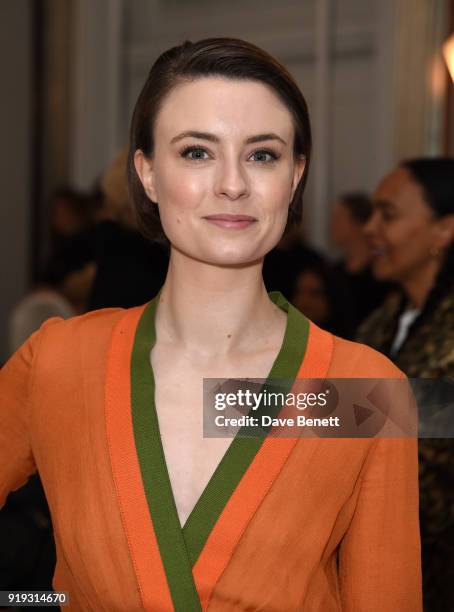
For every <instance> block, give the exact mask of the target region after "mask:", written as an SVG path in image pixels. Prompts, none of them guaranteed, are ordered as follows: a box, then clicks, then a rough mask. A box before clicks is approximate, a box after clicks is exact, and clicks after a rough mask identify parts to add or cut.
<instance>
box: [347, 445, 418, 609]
mask: <svg viewBox="0 0 454 612" xmlns="http://www.w3.org/2000/svg"><path fill="white" fill-rule="evenodd" d="M363 470H364V471H363V475H362V481H361V487H360V492H359V496H358V500H357V505H356V509H355V513H354V516H353V519H352V522H351V524H350V526H349V528H348V530H347V533H346V534H345V536H344V538H343V540H342V542H341V546H340V551H339V578H340V590H341V599H342V610H344V611H345V612H357V611H358V610H367V611H368V612H382V611H383V610H395V611H396V612H407V611H410V610H411V611H412V612H420V611H421V610H422V586H421V549H420V535H419V511H418V508H419V500H418V445H417V440H416V439H415V438H378V439H377V440H376V441H375V442H374V446H373V447H372V448H371V450H370V452H369V455H368V457H367V459H366V462H365V465H364V467H363Z"/></svg>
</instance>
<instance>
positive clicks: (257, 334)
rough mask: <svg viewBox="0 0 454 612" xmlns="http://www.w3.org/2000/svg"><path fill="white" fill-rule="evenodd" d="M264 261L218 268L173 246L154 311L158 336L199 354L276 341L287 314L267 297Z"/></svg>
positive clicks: (239, 348) (215, 352)
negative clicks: (197, 259)
mask: <svg viewBox="0 0 454 612" xmlns="http://www.w3.org/2000/svg"><path fill="white" fill-rule="evenodd" d="M262 265H263V262H262V261H258V262H255V263H253V264H249V265H248V266H242V267H236V268H234V267H230V268H229V267H220V266H214V265H209V264H205V263H203V262H200V261H196V260H193V259H190V258H188V257H187V256H185V255H183V254H181V253H179V252H176V251H172V254H171V257H170V262H169V269H168V273H167V277H166V281H165V283H164V286H163V288H162V291H161V296H160V300H159V305H158V310H157V313H156V329H157V334H158V339H159V341H161V342H164V343H167V342H171V343H173V344H175V343H177V344H178V345H181V347H182V348H183V347H184V348H188V349H190V350H193V349H194V350H195V351H196V352H197V353H198V354H200V355H201V356H203V357H209V356H210V355H214V354H216V355H219V354H220V353H221V354H222V353H224V354H228V353H232V352H236V351H242V350H246V351H247V350H249V349H250V347H251V346H253V345H254V344H256V343H257V339H260V340H259V341H262V342H263V345H264V347H266V345H267V344H268V343H270V344H272V343H273V342H275V338H274V337H273V336H274V334H273V331H275V330H277V335H278V336H280V335H281V332H282V330H283V328H284V327H285V320H286V316H285V313H283V311H282V310H281V309H280V308H278V307H277V306H275V305H274V304H273V303H272V302H271V300H270V299H269V296H268V294H267V292H266V289H265V286H264V284H263V279H262Z"/></svg>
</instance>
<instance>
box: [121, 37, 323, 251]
mask: <svg viewBox="0 0 454 612" xmlns="http://www.w3.org/2000/svg"><path fill="white" fill-rule="evenodd" d="M211 76H215V77H223V78H227V79H232V80H253V81H258V82H261V83H264V84H265V85H268V86H269V87H271V89H272V90H273V91H274V92H275V93H276V94H277V95H278V97H279V98H280V99H281V100H282V102H283V103H284V104H285V106H286V107H287V109H288V110H289V111H290V113H291V115H292V118H293V123H294V128H295V138H294V148H293V154H294V156H295V157H299V156H300V155H304V157H305V160H306V166H305V169H304V173H303V176H302V177H301V179H300V181H299V183H298V186H297V188H296V190H295V194H294V196H293V199H292V202H291V203H290V208H289V218H288V222H287V226H286V228H285V229H286V231H287V230H288V229H289V227H290V226H293V225H297V224H299V223H300V222H301V219H302V212H303V192H304V187H305V185H306V180H307V173H308V169H309V162H310V155H311V144H312V139H311V128H310V122H309V112H308V109H307V104H306V101H305V99H304V96H303V94H302V93H301V91H300V89H299V87H298V85H297V84H296V82H295V80H294V79H293V77H292V76H291V74H290V73H289V72H288V70H287V69H286V68H285V67H284V66H283V65H282V64H280V63H279V62H278V61H277V60H276V59H274V58H273V57H271V55H269V54H268V53H266V52H265V51H263V50H262V49H260V48H259V47H256V46H255V45H253V44H251V43H248V42H245V41H243V40H239V39H235V38H207V39H205V40H200V41H198V42H195V43H192V42H189V41H187V42H185V43H183V44H182V45H179V46H177V47H172V48H171V49H169V50H168V51H165V52H164V53H163V54H162V55H160V56H159V57H158V59H157V60H156V62H155V63H154V64H153V66H152V68H151V70H150V73H149V75H148V78H147V80H146V82H145V85H144V87H143V89H142V91H141V92H140V95H139V98H138V100H137V103H136V106H135V109H134V114H133V117H132V122H131V131H130V143H129V155H128V167H127V176H128V187H129V192H130V195H131V200H132V203H133V205H134V208H135V211H136V216H137V222H138V226H139V229H140V230H141V232H142V234H143V235H144V236H145V237H147V238H149V239H152V240H156V239H160V240H164V241H166V240H167V239H166V238H165V236H164V232H163V230H162V226H161V221H160V219H159V210H158V207H157V206H150V200H149V198H148V196H147V194H146V193H145V190H144V188H143V185H142V183H141V181H140V178H139V176H138V175H137V172H136V170H135V167H134V154H135V152H136V151H137V150H138V149H141V150H142V151H143V153H144V154H145V155H146V156H147V157H151V156H152V155H153V150H154V135H153V130H154V124H155V121H156V117H157V114H158V112H159V110H160V108H161V106H162V104H163V101H164V100H165V98H166V96H167V95H168V94H169V93H170V92H171V91H172V90H173V89H174V88H175V87H176V86H177V85H178V84H180V83H182V82H184V81H191V80H195V79H198V78H203V77H211Z"/></svg>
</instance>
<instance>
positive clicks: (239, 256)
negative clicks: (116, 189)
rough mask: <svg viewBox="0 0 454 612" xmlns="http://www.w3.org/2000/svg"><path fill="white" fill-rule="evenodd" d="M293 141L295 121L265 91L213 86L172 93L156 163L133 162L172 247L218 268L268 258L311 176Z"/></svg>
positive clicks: (214, 82)
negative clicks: (305, 178) (294, 199)
mask: <svg viewBox="0 0 454 612" xmlns="http://www.w3.org/2000/svg"><path fill="white" fill-rule="evenodd" d="M293 140H294V128H293V122H292V117H291V114H290V112H289V111H288V110H287V108H286V107H285V105H284V104H283V103H282V102H281V101H280V100H279V98H278V97H277V96H276V94H274V93H273V92H272V90H271V89H269V88H268V87H267V86H265V85H263V84H262V83H259V82H255V81H241V80H238V81H234V80H228V79H223V78H217V77H209V78H201V79H197V80H195V81H191V82H187V83H183V84H180V85H178V86H177V87H176V88H175V89H173V90H172V91H171V93H170V94H169V95H168V97H167V98H166V99H165V100H164V103H163V106H162V108H161V110H160V111H159V113H158V115H157V118H156V122H155V126H154V141H155V148H154V153H153V157H152V158H151V159H147V158H146V157H145V156H144V155H143V154H142V152H141V151H138V152H136V157H135V164H136V170H137V172H138V174H139V176H140V178H141V180H142V183H143V185H144V188H145V191H146V193H147V195H148V196H149V198H150V200H152V201H153V202H157V203H158V206H159V214H160V218H161V223H162V226H163V229H164V232H165V234H166V236H167V238H168V239H169V241H170V243H171V245H172V247H173V248H175V249H177V250H178V251H180V252H182V253H184V254H186V255H187V256H189V257H191V258H194V259H198V260H201V261H204V262H207V263H212V264H218V265H235V264H245V263H249V262H253V261H256V260H258V259H260V258H262V257H264V255H265V254H266V253H268V251H270V250H271V249H272V248H273V247H274V246H275V245H276V244H277V242H278V241H279V239H280V238H281V236H282V234H283V231H284V228H285V225H286V222H287V216H288V209H289V204H290V202H291V200H292V197H293V194H294V191H295V189H296V187H297V185H298V182H299V179H300V178H301V176H302V173H303V170H304V159H300V160H295V159H294V156H293ZM153 202H150V206H155V205H156V204H153Z"/></svg>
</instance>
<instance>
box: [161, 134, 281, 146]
mask: <svg viewBox="0 0 454 612" xmlns="http://www.w3.org/2000/svg"><path fill="white" fill-rule="evenodd" d="M188 137H190V138H198V139H200V140H208V141H210V142H220V138H219V137H218V136H216V135H215V134H211V133H210V132H198V131H196V130H188V131H186V132H181V134H177V136H174V137H173V138H172V140H171V141H170V144H173V143H174V142H178V141H179V140H182V139H183V138H188ZM264 140H279V141H280V142H282V143H283V144H284V145H286V144H287V143H286V142H285V140H284V139H283V138H281V137H280V136H278V135H277V134H274V133H273V132H269V133H268V134H257V135H256V136H249V138H246V140H245V144H251V143H255V142H263V141H264Z"/></svg>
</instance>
